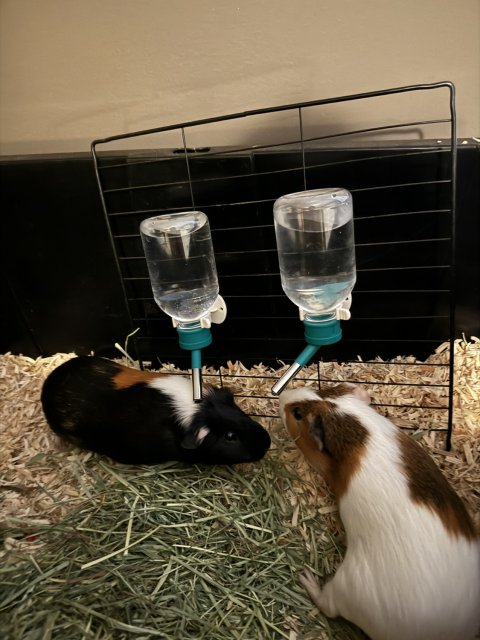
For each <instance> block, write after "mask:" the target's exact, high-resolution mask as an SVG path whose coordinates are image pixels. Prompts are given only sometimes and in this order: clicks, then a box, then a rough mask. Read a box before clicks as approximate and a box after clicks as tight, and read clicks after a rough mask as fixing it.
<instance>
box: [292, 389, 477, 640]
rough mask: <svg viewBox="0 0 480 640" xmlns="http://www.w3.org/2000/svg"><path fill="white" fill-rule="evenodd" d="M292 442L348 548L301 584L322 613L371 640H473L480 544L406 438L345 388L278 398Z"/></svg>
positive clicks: (439, 478) (456, 502)
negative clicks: (318, 480) (331, 501)
mask: <svg viewBox="0 0 480 640" xmlns="http://www.w3.org/2000/svg"><path fill="white" fill-rule="evenodd" d="M280 415H281V417H282V419H283V421H284V423H285V425H286V427H287V429H288V431H289V433H290V435H291V437H292V438H293V439H294V440H295V443H296V445H297V446H298V447H299V449H300V450H301V451H302V452H303V453H304V455H305V457H306V458H307V460H308V461H309V462H310V463H311V464H312V466H313V467H315V468H316V469H317V470H318V471H320V473H321V474H323V475H324V477H325V479H326V480H327V482H328V483H329V485H330V487H331V489H332V490H333V492H334V494H335V496H336V498H337V501H338V505H339V513H340V517H341V519H342V522H343V524H344V527H345V532H346V538H347V551H346V555H345V558H344V560H343V562H342V564H341V565H340V567H339V569H338V570H337V572H336V574H335V576H334V577H333V578H332V579H331V580H330V581H329V582H327V583H326V584H325V586H324V587H323V588H320V586H319V585H318V583H317V581H316V580H315V578H314V576H313V574H312V572H311V571H309V570H308V569H305V571H304V572H303V574H302V575H301V576H300V582H301V583H302V585H303V586H304V587H305V589H306V590H307V592H308V593H309V595H310V597H311V598H312V600H313V602H314V604H315V605H316V606H317V607H318V608H319V609H320V610H321V611H322V612H323V613H325V615H327V616H330V617H336V616H342V617H344V618H346V619H348V620H350V621H351V622H353V623H355V624H356V625H358V626H359V627H360V628H361V629H363V631H365V632H366V633H367V634H368V635H369V636H370V637H371V638H372V640H470V639H471V638H473V637H474V636H475V633H476V632H477V630H478V628H479V626H480V540H479V537H478V534H477V533H476V531H475V528H474V525H473V523H472V520H471V519H470V517H469V515H468V513H467V511H466V509H465V507H464V505H463V503H462V501H461V500H460V498H459V497H458V496H457V494H456V493H455V492H454V490H453V489H452V488H451V486H450V485H449V484H448V482H447V481H446V479H445V478H444V476H443V475H442V473H441V472H440V470H439V469H438V468H437V466H436V465H435V463H434V462H433V460H432V459H431V458H430V457H429V456H428V455H427V453H426V452H425V451H424V450H423V449H422V448H421V446H420V445H419V444H418V443H416V442H415V441H414V440H413V439H412V438H410V437H409V436H408V435H406V434H405V433H403V432H402V431H401V430H400V429H399V428H397V427H396V426H395V425H394V424H392V422H390V420H388V419H387V418H385V417H383V416H381V415H380V414H379V413H377V412H376V411H375V410H374V409H373V408H372V407H371V406H369V397H368V394H367V393H366V392H365V391H363V390H361V389H360V388H359V387H357V386H354V385H348V384H342V385H339V386H336V387H333V388H331V389H328V390H325V391H321V392H319V393H318V394H317V393H315V392H314V391H313V390H312V389H308V388H298V389H292V390H288V391H285V392H283V393H282V394H281V395H280Z"/></svg>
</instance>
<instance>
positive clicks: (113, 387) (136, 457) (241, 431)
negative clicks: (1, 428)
mask: <svg viewBox="0 0 480 640" xmlns="http://www.w3.org/2000/svg"><path fill="white" fill-rule="evenodd" d="M41 401H42V407H43V411H44V414H45V417H46V419H47V422H48V424H49V425H50V427H51V429H52V430H53V431H54V432H55V433H57V434H58V435H60V436H62V437H63V438H65V439H67V440H69V441H70V442H73V443H74V444H76V445H77V446H80V447H82V448H85V449H89V450H91V451H95V452H97V453H102V454H105V455H107V456H110V457H111V458H113V459H114V460H117V461H118V462H123V463H126V464H155V463H159V462H162V461H165V460H179V461H183V462H187V463H205V464H228V465H230V464H236V463H240V462H252V461H256V460H260V459H261V458H262V457H263V456H264V455H265V453H266V452H267V450H268V448H269V447H270V436H269V435H268V432H267V431H266V430H265V429H264V428H263V427H262V426H261V425H260V424H258V423H257V422H255V421H254V420H252V419H251V418H249V417H248V416H247V414H246V413H244V412H243V411H242V410H241V409H240V408H239V407H238V406H237V405H236V404H235V402H234V398H233V394H232V392H231V391H230V390H228V389H226V388H223V389H216V388H212V387H207V388H206V389H205V390H204V396H203V399H202V401H201V402H194V401H193V398H192V385H191V381H190V380H189V379H187V378H184V377H182V376H175V375H166V374H161V373H155V372H151V371H139V370H137V369H132V368H129V367H124V366H122V365H120V364H118V363H116V362H112V361H111V360H107V359H104V358H99V357H94V356H80V357H77V358H73V359H71V360H68V361H67V362H65V363H63V364H62V365H60V366H59V367H57V368H56V369H54V370H53V371H52V372H51V373H50V375H49V376H48V377H47V379H46V380H45V382H44V385H43V388H42V394H41Z"/></svg>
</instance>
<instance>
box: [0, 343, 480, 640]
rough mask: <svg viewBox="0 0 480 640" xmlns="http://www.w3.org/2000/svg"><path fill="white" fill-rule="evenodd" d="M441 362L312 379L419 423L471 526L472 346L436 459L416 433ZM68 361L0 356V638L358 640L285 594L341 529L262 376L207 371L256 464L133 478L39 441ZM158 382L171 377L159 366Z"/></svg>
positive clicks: (479, 493)
mask: <svg viewBox="0 0 480 640" xmlns="http://www.w3.org/2000/svg"><path fill="white" fill-rule="evenodd" d="M447 351H448V344H444V345H442V347H440V348H439V349H438V350H437V353H434V354H432V356H431V357H430V358H428V359H427V360H426V361H425V362H422V363H417V362H415V361H414V359H413V360H412V358H403V359H402V358H398V359H396V363H395V367H389V366H388V364H386V363H379V364H378V366H377V369H378V371H376V370H373V373H372V367H371V365H369V366H368V367H365V366H364V363H362V362H360V361H359V362H358V363H349V364H348V365H340V364H337V363H331V364H330V363H324V366H325V367H326V369H325V370H324V371H323V373H322V376H323V375H324V376H325V378H328V379H329V380H345V379H351V378H352V377H354V378H355V379H356V380H357V381H360V382H361V380H362V376H363V377H364V379H365V380H368V383H369V384H368V388H369V391H370V392H371V394H372V396H373V399H374V401H375V402H378V403H380V404H388V405H391V404H395V403H394V402H393V403H392V402H391V400H392V398H393V399H395V397H396V396H397V399H398V396H400V399H401V402H400V403H399V404H401V405H407V406H400V407H397V408H395V407H391V406H388V407H383V408H382V409H381V410H382V411H384V412H387V413H388V415H389V416H390V417H391V418H392V419H394V421H395V422H397V423H399V424H401V425H402V424H403V425H404V426H405V425H408V426H410V427H411V426H412V425H415V424H417V426H418V427H420V430H418V431H416V432H414V437H416V438H417V439H419V441H420V442H421V443H422V444H423V445H424V446H425V447H426V449H427V450H428V451H429V453H430V454H431V455H432V456H433V458H434V459H435V461H436V463H437V464H438V465H439V467H440V468H441V469H442V471H443V472H444V474H445V475H446V476H447V477H448V479H449V480H450V482H451V483H452V485H453V486H454V488H455V489H456V491H457V492H458V493H459V495H460V496H461V497H462V499H463V500H464V501H465V503H466V505H467V507H468V509H469V511H470V513H471V514H472V515H473V517H474V520H475V522H476V524H477V526H479V525H480V478H479V473H478V465H479V463H480V438H479V437H478V435H479V429H480V405H479V397H480V341H479V340H478V339H476V338H472V339H471V340H470V341H465V340H457V341H456V343H455V385H454V431H453V441H452V450H451V451H450V452H447V451H445V450H444V437H445V433H444V431H443V430H441V431H431V430H429V426H431V425H432V424H433V423H434V420H435V419H436V418H435V416H436V413H437V410H434V409H432V411H431V413H430V420H429V417H428V416H429V414H428V405H429V404H430V405H431V406H432V407H434V406H439V403H440V405H442V403H444V402H445V387H444V386H442V385H443V384H444V382H445V379H444V376H446V375H448V370H447V369H445V367H439V366H435V365H437V364H442V363H444V362H445V361H446V360H445V359H446V358H447ZM71 355H72V354H56V355H55V356H52V357H50V358H39V359H36V360H33V359H31V358H26V357H22V356H14V355H10V354H6V355H3V356H0V385H1V389H0V392H1V394H2V405H1V409H0V421H1V424H2V431H1V434H0V466H1V469H2V475H1V485H2V490H3V491H2V492H3V500H2V507H1V509H2V523H1V528H2V530H3V531H2V534H3V535H2V537H3V548H2V551H1V555H2V556H3V567H2V569H0V583H3V585H4V589H2V591H3V593H2V594H1V595H0V606H1V607H2V608H3V611H4V612H8V617H9V620H8V625H2V623H0V626H5V628H4V629H3V633H2V637H5V638H12V639H13V638H32V639H33V638H37V637H38V638H40V637H45V636H44V635H42V634H45V633H49V634H50V636H49V637H60V636H61V635H62V634H63V637H69V638H71V639H72V640H74V639H75V638H77V637H78V638H85V639H87V638H116V639H117V638H130V637H135V638H142V637H144V638H147V637H165V638H198V639H200V638H212V639H215V638H225V637H231V638H253V637H255V638H260V637H261V638H288V639H289V640H293V639H295V638H305V639H309V638H312V639H313V638H322V639H323V638H325V639H326V638H335V640H337V639H339V640H341V639H343V638H345V639H346V640H349V639H355V638H362V637H364V636H363V635H362V634H361V632H359V631H358V630H357V629H355V628H354V627H353V626H352V625H350V624H348V623H347V622H344V621H342V620H328V619H326V618H324V617H323V616H322V615H320V614H319V613H318V612H317V611H316V609H315V608H313V607H312V605H311V603H310V601H309V600H308V598H307V596H306V595H305V594H304V592H303V591H302V590H301V588H300V587H299V585H298V582H297V575H298V572H299V571H300V570H301V568H302V566H303V565H304V564H305V563H306V564H309V565H311V566H313V567H314V569H315V570H316V571H317V572H318V574H319V575H320V576H327V575H330V574H332V573H333V572H334V570H335V567H336V566H338V563H339V561H340V558H341V555H342V552H343V530H342V527H341V524H340V523H339V521H338V514H337V508H336V506H335V503H334V501H333V500H332V497H331V495H330V493H329V492H328V490H327V489H326V487H325V485H324V484H323V482H322V481H321V480H320V479H319V477H318V475H317V474H316V472H314V471H313V470H311V469H310V468H309V467H308V465H307V464H306V462H305V461H304V460H303V458H302V457H301V454H300V453H299V452H298V450H297V449H296V447H295V446H294V444H293V443H292V442H291V441H290V440H289V439H288V437H287V435H286V433H285V432H284V430H283V427H282V426H281V424H280V421H279V420H278V419H277V418H276V417H274V416H276V411H277V402H278V401H277V400H275V399H273V398H272V397H271V386H272V379H273V378H274V377H278V371H277V372H275V371H273V370H271V369H269V368H268V367H264V366H263V365H262V364H258V365H256V366H254V367H252V368H251V369H246V368H245V367H244V366H243V365H242V364H241V363H240V362H237V363H228V365H227V366H226V367H224V368H223V369H222V371H221V374H222V380H221V381H222V382H223V383H224V384H228V385H229V386H231V387H232V388H233V390H234V391H235V393H236V396H237V401H238V403H239V404H240V405H241V406H242V408H243V409H244V410H245V411H246V412H247V413H250V414H253V415H268V416H272V417H269V418H260V421H261V422H262V423H263V424H264V426H266V427H267V428H268V429H269V431H270V433H271V436H272V449H271V451H270V452H269V453H268V454H267V456H266V458H265V459H264V460H263V461H261V462H259V463H257V464H249V465H239V466H237V467H235V468H233V469H228V468H222V467H214V468H204V467H197V466H194V467H186V466H184V465H181V464H177V463H166V464H164V465H156V466H155V467H154V468H152V467H136V468H135V467H130V466H124V465H119V464H115V463H112V462H111V461H110V460H108V459H106V458H102V457H99V456H96V455H92V454H90V453H87V452H83V451H80V450H78V449H75V448H74V447H70V446H67V445H64V444H63V443H62V442H60V441H59V440H58V439H57V438H56V436H54V435H52V433H51V432H50V431H49V429H48V427H47V425H46V423H45V421H44V418H43V414H42V411H41V407H40V403H39V394H40V389H41V385H42V382H43V380H44V379H45V377H46V376H47V374H48V373H49V372H50V371H51V370H53V369H54V368H55V367H56V366H58V365H59V364H61V363H62V362H64V361H65V360H67V359H68V358H70V357H71ZM402 361H403V364H404V365H405V366H404V367H402V366H401V365H402ZM164 370H166V371H170V372H177V370H176V369H175V367H174V366H173V365H166V366H165V367H164ZM219 374H220V372H219V371H218V370H215V371H214V370H210V371H208V370H206V371H204V379H205V381H206V382H209V381H212V382H213V383H215V384H216V383H218V378H219ZM372 375H373V377H372ZM302 376H303V378H304V379H303V380H301V379H299V380H298V381H297V384H308V385H312V386H314V385H315V384H317V371H316V369H315V366H313V367H312V368H306V369H305V370H304V371H303V372H302ZM367 376H368V377H367ZM419 376H423V377H419ZM309 378H310V379H309ZM386 381H390V382H392V383H393V384H392V385H385V384H382V383H385V382H386ZM374 383H376V384H374ZM409 383H411V385H413V386H409ZM436 384H438V385H439V386H438V387H437V386H435V385H436ZM387 400H389V402H386V401H387ZM397 404H398V403H397ZM408 404H410V405H413V407H412V406H411V407H409V406H408ZM416 406H422V407H427V408H426V409H425V408H423V409H422V410H421V411H419V410H418V409H416V408H415V407H416ZM415 411H417V412H419V413H418V415H417V416H416V415H415ZM420 418H421V420H420ZM59 634H60V635H59Z"/></svg>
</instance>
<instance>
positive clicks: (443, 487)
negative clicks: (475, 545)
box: [397, 429, 477, 540]
mask: <svg viewBox="0 0 480 640" xmlns="http://www.w3.org/2000/svg"><path fill="white" fill-rule="evenodd" d="M397 437H398V444H399V446H400V451H401V456H402V463H403V466H404V469H405V474H406V476H407V479H408V486H409V489H410V495H411V497H412V499H413V500H414V501H415V502H417V503H420V504H424V505H425V506H427V507H428V508H429V509H431V510H432V511H434V512H435V513H436V514H437V515H438V516H439V518H440V519H441V521H442V522H443V525H444V526H445V528H446V530H447V531H448V532H449V533H450V534H451V535H452V536H454V537H457V536H464V537H465V538H467V540H474V539H475V538H476V537H477V533H476V531H475V526H474V524H473V521H472V519H471V518H470V516H469V514H468V512H467V510H466V508H465V505H464V504H463V502H462V501H461V499H460V498H459V497H458V495H457V494H456V493H455V491H454V490H453V489H452V487H451V486H450V485H449V483H448V482H447V480H446V478H445V477H444V475H443V474H442V472H441V471H440V469H439V468H438V467H437V465H436V464H435V462H434V461H433V460H432V459H431V458H430V456H429V455H428V454H427V453H426V452H425V451H424V450H423V449H422V447H421V446H420V445H419V444H418V443H417V442H415V441H414V440H413V438H411V437H410V436H407V434H405V433H403V432H402V431H400V429H399V430H398V436H397Z"/></svg>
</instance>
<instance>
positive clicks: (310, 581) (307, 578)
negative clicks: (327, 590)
mask: <svg viewBox="0 0 480 640" xmlns="http://www.w3.org/2000/svg"><path fill="white" fill-rule="evenodd" d="M298 580H299V582H300V584H301V585H302V587H303V588H304V589H305V591H306V592H307V593H308V595H309V596H310V598H311V599H312V602H313V603H314V605H315V606H316V607H317V608H318V609H319V610H320V611H323V606H324V604H325V603H324V601H323V600H324V599H323V597H322V589H321V588H320V585H319V583H318V581H317V579H316V578H315V576H314V575H313V573H312V571H311V570H310V567H307V566H306V565H305V567H304V568H303V571H302V573H301V574H300V575H299V576H298Z"/></svg>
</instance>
